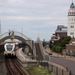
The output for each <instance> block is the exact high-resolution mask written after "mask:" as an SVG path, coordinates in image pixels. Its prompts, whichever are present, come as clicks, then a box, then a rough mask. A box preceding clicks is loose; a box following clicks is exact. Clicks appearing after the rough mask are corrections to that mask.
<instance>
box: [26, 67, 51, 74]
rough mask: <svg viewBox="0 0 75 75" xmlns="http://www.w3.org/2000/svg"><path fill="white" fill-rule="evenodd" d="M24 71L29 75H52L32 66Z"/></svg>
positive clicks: (41, 68)
mask: <svg viewBox="0 0 75 75" xmlns="http://www.w3.org/2000/svg"><path fill="white" fill-rule="evenodd" d="M26 69H27V71H28V72H29V73H30V75H52V74H51V73H50V72H49V71H47V70H46V69H44V68H43V67H39V66H34V67H30V68H26Z"/></svg>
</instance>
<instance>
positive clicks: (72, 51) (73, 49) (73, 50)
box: [66, 42, 75, 56]
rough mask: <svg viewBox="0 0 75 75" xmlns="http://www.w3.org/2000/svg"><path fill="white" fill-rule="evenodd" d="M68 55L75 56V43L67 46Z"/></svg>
mask: <svg viewBox="0 0 75 75" xmlns="http://www.w3.org/2000/svg"><path fill="white" fill-rule="evenodd" d="M66 54H67V55H74V56H75V42H72V43H70V44H66Z"/></svg>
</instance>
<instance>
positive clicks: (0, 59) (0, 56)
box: [0, 53, 4, 75]
mask: <svg viewBox="0 0 75 75" xmlns="http://www.w3.org/2000/svg"><path fill="white" fill-rule="evenodd" d="M0 75H4V71H3V53H0Z"/></svg>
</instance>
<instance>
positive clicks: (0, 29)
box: [0, 20, 2, 35]
mask: <svg viewBox="0 0 75 75" xmlns="http://www.w3.org/2000/svg"><path fill="white" fill-rule="evenodd" d="M1 34H2V32H1V20H0V35H1Z"/></svg>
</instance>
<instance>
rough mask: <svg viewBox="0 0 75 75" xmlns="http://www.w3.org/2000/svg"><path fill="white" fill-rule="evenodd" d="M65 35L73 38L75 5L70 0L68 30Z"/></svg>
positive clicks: (74, 35) (74, 31)
mask: <svg viewBox="0 0 75 75" xmlns="http://www.w3.org/2000/svg"><path fill="white" fill-rule="evenodd" d="M67 36H70V37H71V38H73V37H74V38H75V5H74V3H73V2H72V3H71V5H70V9H69V11H68V30H67Z"/></svg>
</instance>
